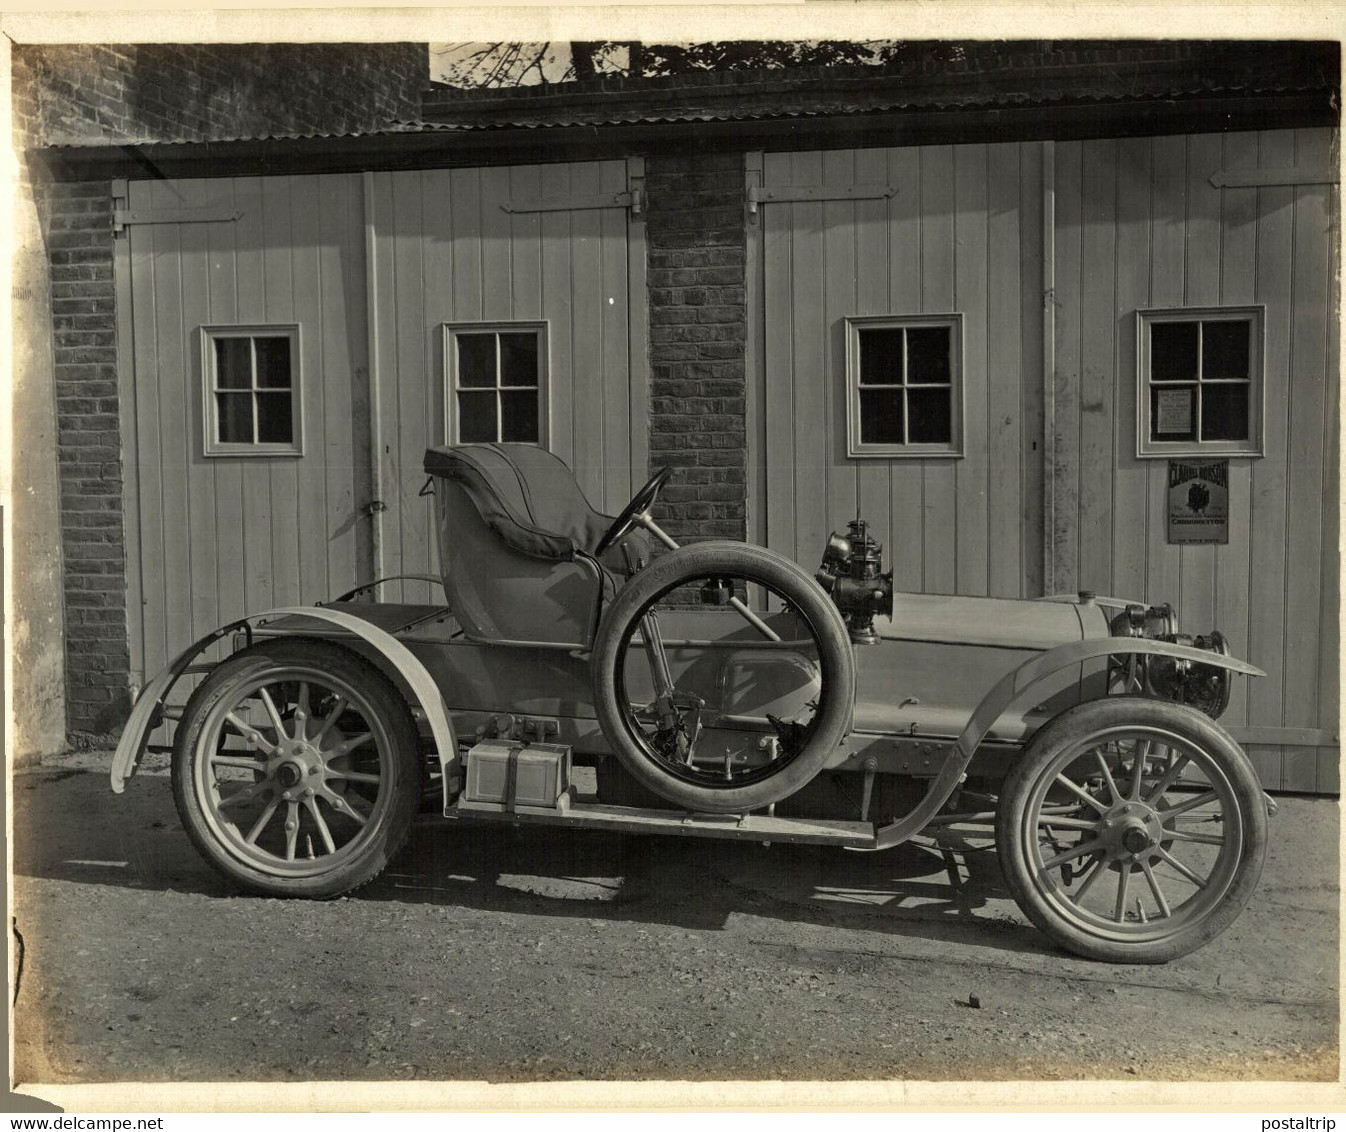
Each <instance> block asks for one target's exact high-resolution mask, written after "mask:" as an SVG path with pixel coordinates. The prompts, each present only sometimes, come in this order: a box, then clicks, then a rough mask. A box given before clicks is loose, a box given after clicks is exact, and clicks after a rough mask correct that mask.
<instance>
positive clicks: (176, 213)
mask: <svg viewBox="0 0 1346 1132" xmlns="http://www.w3.org/2000/svg"><path fill="white" fill-rule="evenodd" d="M242 215H243V210H242V209H241V208H234V207H232V206H230V205H213V206H205V207H202V208H118V209H115V210H114V211H113V213H112V231H113V232H114V233H119V232H122V231H125V229H126V227H127V226H128V225H130V224H209V223H213V222H215V221H230V220H237V219H238V218H239V217H240V216H242Z"/></svg>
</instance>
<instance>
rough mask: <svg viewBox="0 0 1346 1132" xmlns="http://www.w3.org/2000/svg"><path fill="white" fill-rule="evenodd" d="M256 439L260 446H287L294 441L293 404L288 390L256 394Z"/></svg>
mask: <svg viewBox="0 0 1346 1132" xmlns="http://www.w3.org/2000/svg"><path fill="white" fill-rule="evenodd" d="M257 439H258V440H259V441H260V442H261V443H262V444H289V443H291V442H292V441H293V440H294V404H293V402H292V401H291V400H290V394H289V391H288V390H287V391H286V392H284V393H259V394H257Z"/></svg>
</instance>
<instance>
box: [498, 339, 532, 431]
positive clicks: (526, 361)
mask: <svg viewBox="0 0 1346 1132" xmlns="http://www.w3.org/2000/svg"><path fill="white" fill-rule="evenodd" d="M537 337H538V336H537V335H536V334H502V335H500V384H501V385H534V386H535V385H537ZM507 439H508V438H507Z"/></svg>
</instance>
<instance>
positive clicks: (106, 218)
mask: <svg viewBox="0 0 1346 1132" xmlns="http://www.w3.org/2000/svg"><path fill="white" fill-rule="evenodd" d="M41 201H42V212H43V219H44V222H45V223H44V227H45V230H46V242H47V258H48V262H49V264H50V270H51V313H52V335H53V342H54V344H55V374H56V430H57V446H58V459H59V471H60V510H61V544H62V555H63V558H64V565H65V571H64V573H65V593H64V599H65V629H66V654H65V665H66V684H67V688H68V694H67V699H66V702H67V705H68V707H67V716H66V720H67V725H68V727H69V729H70V730H71V731H72V732H89V733H93V734H102V733H105V732H108V731H110V730H112V729H114V728H116V727H117V726H118V725H119V724H120V723H121V721H122V720H123V719H124V718H125V715H126V711H127V707H128V703H127V700H128V696H127V691H128V688H129V684H130V651H129V644H128V637H127V631H128V624H127V616H126V613H127V611H126V547H125V531H124V526H123V520H124V516H123V509H122V466H121V459H122V454H121V429H120V420H119V416H118V403H117V314H116V294H115V288H114V284H113V278H112V254H113V253H112V249H113V235H112V194H111V186H110V185H109V184H108V183H107V182H106V181H99V182H90V183H81V184H48V185H45V186H43V187H42V190H41ZM20 443H21V441H20ZM183 536H184V537H186V532H183Z"/></svg>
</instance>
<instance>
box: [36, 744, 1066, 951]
mask: <svg viewBox="0 0 1346 1132" xmlns="http://www.w3.org/2000/svg"><path fill="white" fill-rule="evenodd" d="M14 811H15V813H14V871H15V873H16V874H18V875H19V876H33V877H42V878H46V879H52V880H61V881H69V882H74V883H80V884H100V885H114V886H119V887H127V888H137V889H157V890H163V891H169V890H172V891H180V892H191V893H196V894H200V895H205V896H211V897H237V896H238V895H239V892H238V890H237V889H236V888H234V886H233V885H231V884H230V883H229V882H228V881H226V880H225V879H224V878H222V877H221V876H219V874H217V873H216V872H215V871H214V870H213V869H212V868H211V867H210V866H209V865H207V864H206V862H205V861H204V860H203V859H202V858H201V857H200V856H199V854H198V853H197V852H196V850H195V849H194V848H193V846H192V845H191V843H190V842H189V841H188V839H187V836H186V834H185V833H184V832H183V830H182V826H181V823H180V822H179V820H178V815H177V812H176V810H175V808H174V806H173V799H172V795H171V792H170V790H169V787H168V781H167V778H166V777H163V776H154V775H147V776H143V777H141V778H139V779H136V780H134V781H132V782H131V783H129V784H128V785H127V788H126V791H125V793H124V794H122V795H121V796H114V795H113V794H112V793H111V792H110V791H109V789H108V785H107V779H106V777H105V776H104V775H103V774H99V773H95V772H91V771H83V770H49V769H43V770H38V771H34V772H29V773H25V774H22V775H18V776H16V778H15V780H14ZM353 898H354V899H360V900H367V901H397V902H400V903H404V904H433V905H442V906H458V907H464V908H473V909H479V910H488V911H494V912H500V913H505V914H510V913H515V914H523V915H544V916H558V917H567V918H579V919H607V920H623V921H630V922H647V923H662V924H669V925H672V926H677V927H683V928H688V929H693V930H707V931H715V930H720V929H722V928H723V927H724V926H725V924H726V923H727V922H728V920H729V919H730V917H732V916H734V915H750V916H759V917H764V918H767V919H778V920H789V921H798V922H808V923H815V924H819V925H825V926H834V927H846V928H851V929H855V930H863V931H874V932H881V933H885V934H895V935H910V936H917V937H924V938H927V939H932V940H937V941H947V942H951V943H952V942H965V943H973V944H977V945H979V946H982V947H991V948H997V949H1001V950H1007V951H1015V952H1033V953H1049V952H1051V950H1052V949H1051V946H1050V945H1049V944H1048V943H1047V942H1046V941H1045V940H1044V939H1043V938H1042V937H1041V936H1040V935H1039V934H1038V933H1037V932H1036V931H1035V930H1034V929H1033V928H1031V927H1030V926H1029V925H1028V924H1027V923H1026V921H1024V920H1023V919H1022V918H1021V917H1020V916H1019V914H1018V912H1017V910H1016V909H1015V908H1014V905H1013V902H1012V900H1011V898H1010V896H1009V893H1008V892H1007V890H1006V889H1005V887H1004V882H1003V880H1002V878H1001V875H1000V870H999V865H998V863H997V861H996V858H995V854H994V852H990V851H985V850H972V851H947V850H946V851H940V850H937V849H934V848H929V847H923V846H917V845H911V844H908V845H904V846H899V847H898V848H896V849H892V850H888V851H886V852H883V853H855V852H847V851H845V850H842V849H839V848H835V847H831V846H813V845H785V844H780V843H776V844H772V845H769V846H768V845H763V844H761V843H759V842H735V841H722V840H712V839H706V838H690V837H669V836H635V835H627V834H617V833H609V832H605V831H593V830H580V829H562V828H556V827H548V826H527V827H515V826H510V825H503V824H499V823H495V822H482V821H462V822H458V821H445V820H444V819H442V818H438V817H436V816H434V815H424V816H423V817H422V819H421V820H419V821H418V822H417V825H416V827H415V829H414V830H413V833H412V836H411V837H410V839H409V841H408V844H407V845H406V847H405V848H404V849H403V850H402V852H401V853H399V855H398V856H397V858H396V859H395V860H394V861H393V862H392V864H391V865H390V866H389V868H388V869H387V871H386V872H385V873H384V874H383V875H382V876H380V877H379V878H378V879H377V880H376V881H374V882H373V883H372V884H370V885H368V886H366V887H365V888H363V889H361V890H359V892H358V893H356V894H354V896H353Z"/></svg>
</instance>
